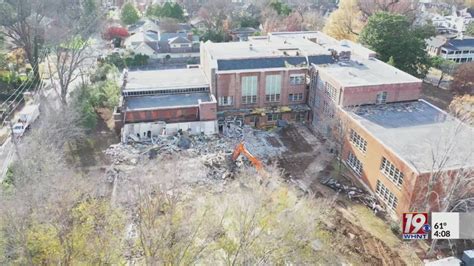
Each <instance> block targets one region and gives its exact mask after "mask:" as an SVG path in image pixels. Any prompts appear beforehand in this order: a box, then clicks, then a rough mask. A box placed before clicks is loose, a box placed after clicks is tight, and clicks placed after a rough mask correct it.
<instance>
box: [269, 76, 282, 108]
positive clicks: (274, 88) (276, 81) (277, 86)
mask: <svg viewBox="0 0 474 266" xmlns="http://www.w3.org/2000/svg"><path fill="white" fill-rule="evenodd" d="M280 94H281V75H267V76H266V77H265V100H266V101H267V102H279V101H280Z"/></svg>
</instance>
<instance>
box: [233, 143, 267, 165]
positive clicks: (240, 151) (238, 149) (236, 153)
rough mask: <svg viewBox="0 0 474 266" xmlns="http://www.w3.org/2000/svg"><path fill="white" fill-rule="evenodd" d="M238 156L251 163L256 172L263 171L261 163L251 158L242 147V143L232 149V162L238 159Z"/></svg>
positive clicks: (253, 157)
mask: <svg viewBox="0 0 474 266" xmlns="http://www.w3.org/2000/svg"><path fill="white" fill-rule="evenodd" d="M240 154H243V155H245V157H247V159H249V161H250V162H251V163H252V165H253V166H254V167H255V168H256V169H257V171H261V170H262V169H263V164H262V162H261V161H260V160H259V159H257V158H256V157H255V156H253V155H252V154H251V153H250V152H249V151H248V150H247V149H246V148H245V146H244V143H243V142H240V143H239V144H237V146H236V147H235V149H234V152H233V153H232V161H235V160H237V158H239V156H240Z"/></svg>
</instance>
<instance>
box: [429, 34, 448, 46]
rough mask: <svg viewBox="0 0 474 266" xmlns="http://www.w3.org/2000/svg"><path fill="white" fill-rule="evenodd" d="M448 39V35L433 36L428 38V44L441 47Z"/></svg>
mask: <svg viewBox="0 0 474 266" xmlns="http://www.w3.org/2000/svg"><path fill="white" fill-rule="evenodd" d="M446 41H447V39H446V37H443V36H436V37H431V38H429V39H426V45H428V46H430V47H436V48H439V47H441V46H443V44H445V43H446Z"/></svg>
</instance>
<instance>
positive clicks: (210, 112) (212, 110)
mask: <svg viewBox="0 0 474 266" xmlns="http://www.w3.org/2000/svg"><path fill="white" fill-rule="evenodd" d="M211 97H212V101H211V102H201V101H199V120H201V121H211V120H217V103H216V99H215V98H214V96H212V95H211Z"/></svg>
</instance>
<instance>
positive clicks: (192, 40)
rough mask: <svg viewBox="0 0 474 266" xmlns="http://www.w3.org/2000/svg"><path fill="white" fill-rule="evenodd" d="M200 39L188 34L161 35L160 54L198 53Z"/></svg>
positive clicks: (167, 33)
mask: <svg viewBox="0 0 474 266" xmlns="http://www.w3.org/2000/svg"><path fill="white" fill-rule="evenodd" d="M199 45H200V42H199V37H197V36H193V34H192V33H190V32H188V33H186V32H176V33H169V32H166V33H162V34H160V41H159V44H158V46H159V50H158V51H159V53H197V52H199Z"/></svg>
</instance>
